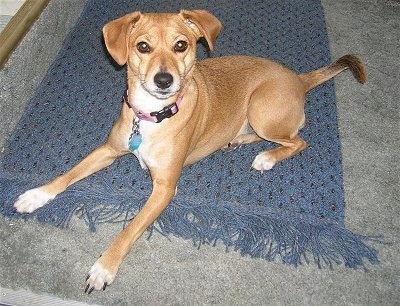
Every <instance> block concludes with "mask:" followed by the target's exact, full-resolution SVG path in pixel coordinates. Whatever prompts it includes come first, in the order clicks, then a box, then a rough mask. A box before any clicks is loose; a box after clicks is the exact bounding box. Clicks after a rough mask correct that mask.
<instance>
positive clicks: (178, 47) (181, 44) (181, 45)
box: [174, 40, 188, 52]
mask: <svg viewBox="0 0 400 306" xmlns="http://www.w3.org/2000/svg"><path fill="white" fill-rule="evenodd" d="M187 47H188V43H187V42H186V41H184V40H180V41H178V42H177V43H176V44H175V46H174V51H175V52H185V51H186V49H187Z"/></svg>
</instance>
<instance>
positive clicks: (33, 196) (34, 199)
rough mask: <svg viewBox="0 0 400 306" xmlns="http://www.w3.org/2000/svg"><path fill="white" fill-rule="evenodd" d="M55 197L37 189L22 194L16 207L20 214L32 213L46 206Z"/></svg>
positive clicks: (15, 204)
mask: <svg viewBox="0 0 400 306" xmlns="http://www.w3.org/2000/svg"><path fill="white" fill-rule="evenodd" d="M55 197H56V195H55V194H51V193H48V192H46V191H43V190H41V189H40V188H35V189H31V190H28V191H26V192H25V193H23V194H21V195H20V196H19V197H18V199H17V201H16V202H15V203H14V207H15V209H16V210H17V211H18V212H19V213H31V212H33V211H35V210H36V209H38V208H40V207H42V206H44V205H45V204H46V203H48V202H49V201H51V200H53V199H54V198H55Z"/></svg>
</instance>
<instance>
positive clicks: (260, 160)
mask: <svg viewBox="0 0 400 306" xmlns="http://www.w3.org/2000/svg"><path fill="white" fill-rule="evenodd" d="M251 166H252V167H253V168H254V169H256V170H260V171H261V172H262V171H264V170H271V169H272V168H273V167H274V166H275V162H273V161H272V160H270V159H269V158H268V153H265V152H263V153H260V154H258V155H257V156H256V158H255V159H254V161H253V164H252V165H251Z"/></svg>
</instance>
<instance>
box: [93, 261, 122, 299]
mask: <svg viewBox="0 0 400 306" xmlns="http://www.w3.org/2000/svg"><path fill="white" fill-rule="evenodd" d="M115 275H116V274H115V273H112V272H110V271H109V270H107V269H106V268H104V267H103V265H102V264H101V263H100V262H99V260H98V261H96V263H95V264H94V265H93V267H92V268H91V269H90V271H89V274H88V276H87V277H86V287H85V293H87V294H90V293H91V292H92V291H93V290H95V289H96V290H105V289H106V287H107V286H108V285H111V283H112V282H113V281H114V279H115Z"/></svg>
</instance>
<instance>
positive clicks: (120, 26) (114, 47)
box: [103, 12, 141, 66]
mask: <svg viewBox="0 0 400 306" xmlns="http://www.w3.org/2000/svg"><path fill="white" fill-rule="evenodd" d="M140 17H141V14H140V12H133V13H130V14H128V15H125V16H123V17H121V18H118V19H115V20H113V21H110V22H109V23H107V24H106V25H105V26H104V27H103V35H104V42H105V43H106V47H107V50H108V52H109V53H110V55H111V56H112V57H113V59H114V60H115V61H116V62H117V63H118V64H119V65H121V66H122V65H124V64H125V63H126V62H127V60H128V54H129V45H128V43H129V34H130V33H131V30H132V29H133V27H134V26H135V24H136V23H137V22H138V21H139V19H140Z"/></svg>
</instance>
